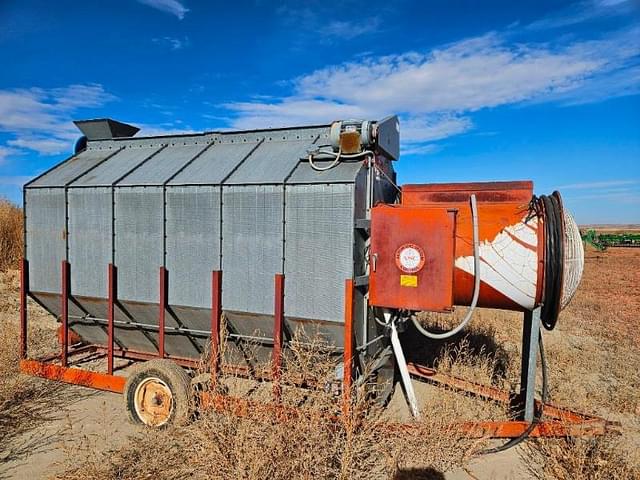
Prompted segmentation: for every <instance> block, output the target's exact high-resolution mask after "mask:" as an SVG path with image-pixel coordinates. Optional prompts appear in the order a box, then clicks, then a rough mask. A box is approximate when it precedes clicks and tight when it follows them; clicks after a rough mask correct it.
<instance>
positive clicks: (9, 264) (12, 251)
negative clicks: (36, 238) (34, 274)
mask: <svg viewBox="0 0 640 480" xmlns="http://www.w3.org/2000/svg"><path fill="white" fill-rule="evenodd" d="M21 256H22V209H21V208H19V207H17V206H16V205H14V204H13V203H11V202H9V201H8V200H5V199H3V198H0V272H4V271H5V270H7V269H9V268H18V262H19V261H20V257H21Z"/></svg>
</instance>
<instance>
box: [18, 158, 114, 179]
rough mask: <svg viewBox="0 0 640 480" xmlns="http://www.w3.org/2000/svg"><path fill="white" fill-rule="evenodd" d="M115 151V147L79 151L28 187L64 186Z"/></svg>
mask: <svg viewBox="0 0 640 480" xmlns="http://www.w3.org/2000/svg"><path fill="white" fill-rule="evenodd" d="M115 151H116V149H109V150H98V151H84V152H81V153H79V154H78V155H74V156H73V157H72V158H71V159H69V160H67V161H65V162H63V163H61V164H60V165H58V166H57V167H56V168H54V169H53V170H51V171H50V172H49V173H46V174H44V175H43V176H42V177H40V178H38V179H37V180H35V181H34V182H33V183H31V184H30V185H29V187H64V186H65V185H66V184H67V183H69V182H71V181H72V180H73V179H74V178H76V177H78V176H79V175H81V174H83V173H84V172H86V171H87V170H89V169H90V168H93V167H94V166H96V165H97V164H99V163H100V162H102V161H103V160H104V159H105V158H107V157H108V156H109V155H112V154H113V153H114V152H115Z"/></svg>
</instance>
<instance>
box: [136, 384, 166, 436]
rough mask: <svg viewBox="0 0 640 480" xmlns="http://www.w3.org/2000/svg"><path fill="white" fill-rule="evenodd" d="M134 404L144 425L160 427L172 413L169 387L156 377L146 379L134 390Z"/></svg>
mask: <svg viewBox="0 0 640 480" xmlns="http://www.w3.org/2000/svg"><path fill="white" fill-rule="evenodd" d="M134 404H135V409H136V413H137V414H138V417H139V418H140V419H141V420H142V422H143V423H144V424H145V425H149V426H151V427H160V426H162V425H164V424H166V423H167V422H168V421H169V419H170V418H171V414H172V413H173V395H172V393H171V389H170V388H169V386H168V385H167V384H166V383H165V382H164V381H163V380H161V379H159V378H157V377H150V378H146V379H145V380H143V381H142V382H140V384H139V385H138V387H137V388H136V391H135V394H134Z"/></svg>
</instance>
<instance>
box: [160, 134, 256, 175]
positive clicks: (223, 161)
mask: <svg viewBox="0 0 640 480" xmlns="http://www.w3.org/2000/svg"><path fill="white" fill-rule="evenodd" d="M258 142H259V140H257V139H253V140H251V141H247V142H246V143H245V142H242V143H217V144H215V145H213V146H212V147H210V148H209V149H208V150H207V151H206V152H204V153H203V154H202V155H200V156H199V157H198V158H197V159H195V160H194V161H193V162H192V163H191V164H190V165H189V166H188V167H186V168H185V169H184V170H183V171H182V172H180V173H179V174H178V175H176V177H175V178H174V179H173V180H172V181H171V182H169V185H177V184H184V183H188V184H199V185H218V184H220V183H221V182H222V180H224V179H225V178H226V177H227V176H228V175H229V174H230V173H231V172H232V171H233V169H234V168H236V167H237V166H238V164H240V162H242V161H243V160H244V159H245V157H246V156H247V155H249V154H250V153H251V151H252V150H253V149H254V148H255V147H256V145H257V144H258Z"/></svg>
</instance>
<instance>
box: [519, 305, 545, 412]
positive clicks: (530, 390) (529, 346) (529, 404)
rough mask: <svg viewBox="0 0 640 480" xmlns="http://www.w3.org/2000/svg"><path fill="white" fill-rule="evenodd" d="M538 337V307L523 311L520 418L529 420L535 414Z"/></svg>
mask: <svg viewBox="0 0 640 480" xmlns="http://www.w3.org/2000/svg"><path fill="white" fill-rule="evenodd" d="M539 338H540V308H539V307H538V308H535V309H534V310H533V311H528V312H525V314H524V324H523V327H522V364H521V370H520V395H519V400H520V406H521V409H522V419H523V420H525V421H527V422H531V421H533V417H534V414H535V393H536V366H537V365H536V362H537V355H538V340H539Z"/></svg>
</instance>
